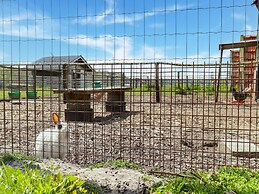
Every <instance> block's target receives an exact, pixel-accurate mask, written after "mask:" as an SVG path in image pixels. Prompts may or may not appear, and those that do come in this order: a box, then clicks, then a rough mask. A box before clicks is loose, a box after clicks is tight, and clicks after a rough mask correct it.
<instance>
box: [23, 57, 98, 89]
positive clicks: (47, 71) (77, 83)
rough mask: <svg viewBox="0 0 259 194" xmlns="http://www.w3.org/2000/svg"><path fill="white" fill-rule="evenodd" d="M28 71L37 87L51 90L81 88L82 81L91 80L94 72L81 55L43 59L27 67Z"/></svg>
mask: <svg viewBox="0 0 259 194" xmlns="http://www.w3.org/2000/svg"><path fill="white" fill-rule="evenodd" d="M28 69H30V70H31V71H32V76H33V80H34V82H36V85H37V86H43V87H46V86H47V87H51V88H76V87H83V85H84V83H83V81H85V83H87V80H89V81H90V80H92V73H93V72H94V70H93V68H92V67H91V66H90V65H88V64H87V62H86V60H85V59H84V58H83V57H82V56H81V55H77V56H51V57H43V58H41V59H39V60H37V61H35V62H33V63H32V64H30V65H28ZM83 76H84V77H83Z"/></svg>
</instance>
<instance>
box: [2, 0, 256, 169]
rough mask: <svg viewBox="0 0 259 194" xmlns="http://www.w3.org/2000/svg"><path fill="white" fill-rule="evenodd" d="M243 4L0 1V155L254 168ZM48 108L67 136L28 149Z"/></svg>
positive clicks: (249, 24) (250, 50) (252, 44)
mask: <svg viewBox="0 0 259 194" xmlns="http://www.w3.org/2000/svg"><path fill="white" fill-rule="evenodd" d="M251 3H252V2H248V1H244V2H243V1H242V2H236V1H228V2H226V1H224V2H223V1H221V2H214V1H206V2H203V1H199V0H197V1H193V2H192V3H188V1H181V2H180V1H168V0H164V1H152V2H151V3H150V2H147V1H128V0H124V1H104V0H101V1H98V2H97V1H90V0H89V1H88V0H82V1H79V0H78V1H75V2H73V3H72V2H71V1H64V2H63V1H62V3H61V2H60V1H39V2H38V1H37V3H36V2H34V1H27V3H25V2H24V1H19V0H16V1H2V2H1V3H0V7H1V10H2V15H1V18H0V32H1V38H0V43H1V48H0V60H1V65H0V152H1V153H9V152H21V153H24V154H28V155H35V154H36V153H37V151H43V152H44V154H43V156H44V157H47V156H48V154H47V152H51V156H52V157H54V156H55V157H57V155H58V156H60V157H61V155H62V153H60V152H65V158H64V160H66V161H69V162H71V163H79V164H84V165H88V164H93V163H96V162H100V161H108V160H113V159H123V160H127V161H131V162H136V163H138V164H140V165H144V166H149V167H155V168H161V169H166V170H170V171H174V172H179V171H185V170H188V169H192V168H198V169H205V170H214V169H216V168H218V167H219V166H222V165H235V166H246V167H248V168H252V169H255V168H258V159H257V157H258V149H259V148H258V137H257V135H258V130H257V125H258V119H257V115H258V107H257V106H258V105H257V98H258V92H257V91H258V83H257V81H258V78H257V77H258V74H257V62H256V58H257V57H256V49H257V37H256V35H255V34H256V33H257V30H256V28H257V27H254V26H256V25H257V21H255V20H256V19H255V18H257V10H256V8H255V7H253V6H251V5H250V4H251ZM6 8H8V9H6ZM15 10H18V12H17V11H15ZM239 13H240V14H241V13H242V17H241V15H239ZM205 16H206V17H205ZM227 16H229V17H227ZM243 16H245V17H243ZM218 48H220V50H218ZM233 88H235V90H236V91H234V90H233ZM53 112H56V113H58V115H59V116H60V120H61V121H62V122H66V123H67V124H68V126H69V127H68V129H69V130H66V131H62V134H65V136H66V137H67V139H66V141H65V142H63V139H62V138H57V139H55V137H57V136H56V135H55V134H56V133H57V132H53V131H52V132H50V134H52V135H50V136H51V137H50V138H48V139H47V138H45V139H44V138H43V139H42V141H43V140H44V141H43V144H46V145H48V146H49V147H47V146H46V147H44V148H43V150H36V142H37V137H38V136H39V134H40V133H42V132H43V131H45V132H46V131H48V129H49V130H50V129H54V128H55V124H54V123H53V121H52V113H53ZM57 129H58V127H57ZM58 130H60V129H58ZM60 133H61V132H60ZM63 148H65V149H63ZM39 149H41V148H39ZM55 152H58V153H59V154H55Z"/></svg>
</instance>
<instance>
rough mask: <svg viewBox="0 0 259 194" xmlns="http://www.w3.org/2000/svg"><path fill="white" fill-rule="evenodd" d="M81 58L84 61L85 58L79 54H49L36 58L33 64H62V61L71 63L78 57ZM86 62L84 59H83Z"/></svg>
mask: <svg viewBox="0 0 259 194" xmlns="http://www.w3.org/2000/svg"><path fill="white" fill-rule="evenodd" d="M80 58H81V59H82V60H83V61H85V59H84V58H83V57H82V56H81V55H75V56H51V57H42V58H41V59H38V60H37V61H35V62H34V63H35V64H57V63H59V64H64V63H73V62H75V61H76V60H78V59H80ZM85 62H86V61H85Z"/></svg>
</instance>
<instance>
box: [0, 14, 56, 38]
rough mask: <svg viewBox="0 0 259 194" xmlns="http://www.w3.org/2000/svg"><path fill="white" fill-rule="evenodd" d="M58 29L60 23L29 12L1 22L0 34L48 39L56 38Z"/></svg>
mask: <svg viewBox="0 0 259 194" xmlns="http://www.w3.org/2000/svg"><path fill="white" fill-rule="evenodd" d="M43 18H44V19H43ZM57 28H58V23H57V22H55V21H53V20H52V19H51V18H49V17H47V16H46V15H45V16H44V17H43V15H40V14H34V13H31V12H29V11H27V12H23V13H21V14H19V15H12V17H10V16H9V17H5V18H3V19H2V20H1V21H0V34H2V35H8V36H17V37H27V38H40V39H42V38H44V39H48V38H52V36H55V32H56V29H57Z"/></svg>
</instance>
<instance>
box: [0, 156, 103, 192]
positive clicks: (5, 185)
mask: <svg viewBox="0 0 259 194" xmlns="http://www.w3.org/2000/svg"><path fill="white" fill-rule="evenodd" d="M22 160H30V161H31V160H39V159H37V158H35V157H33V156H26V155H23V154H20V153H16V154H4V155H1V156H0V161H1V164H2V166H0V191H1V193H5V194H27V193H31V194H32V193H33V194H34V193H35V194H37V193H38V194H42V193H45V194H66V193H71V194H76V193H78V194H82V193H103V191H102V189H101V188H100V187H99V186H97V185H96V184H95V183H93V182H91V181H83V180H80V179H79V178H77V177H75V176H73V175H62V174H61V173H55V174H53V173H51V172H50V171H47V170H43V169H39V168H38V167H37V166H36V165H29V164H28V165H23V169H20V168H13V167H9V166H6V165H5V164H8V162H10V161H22Z"/></svg>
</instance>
